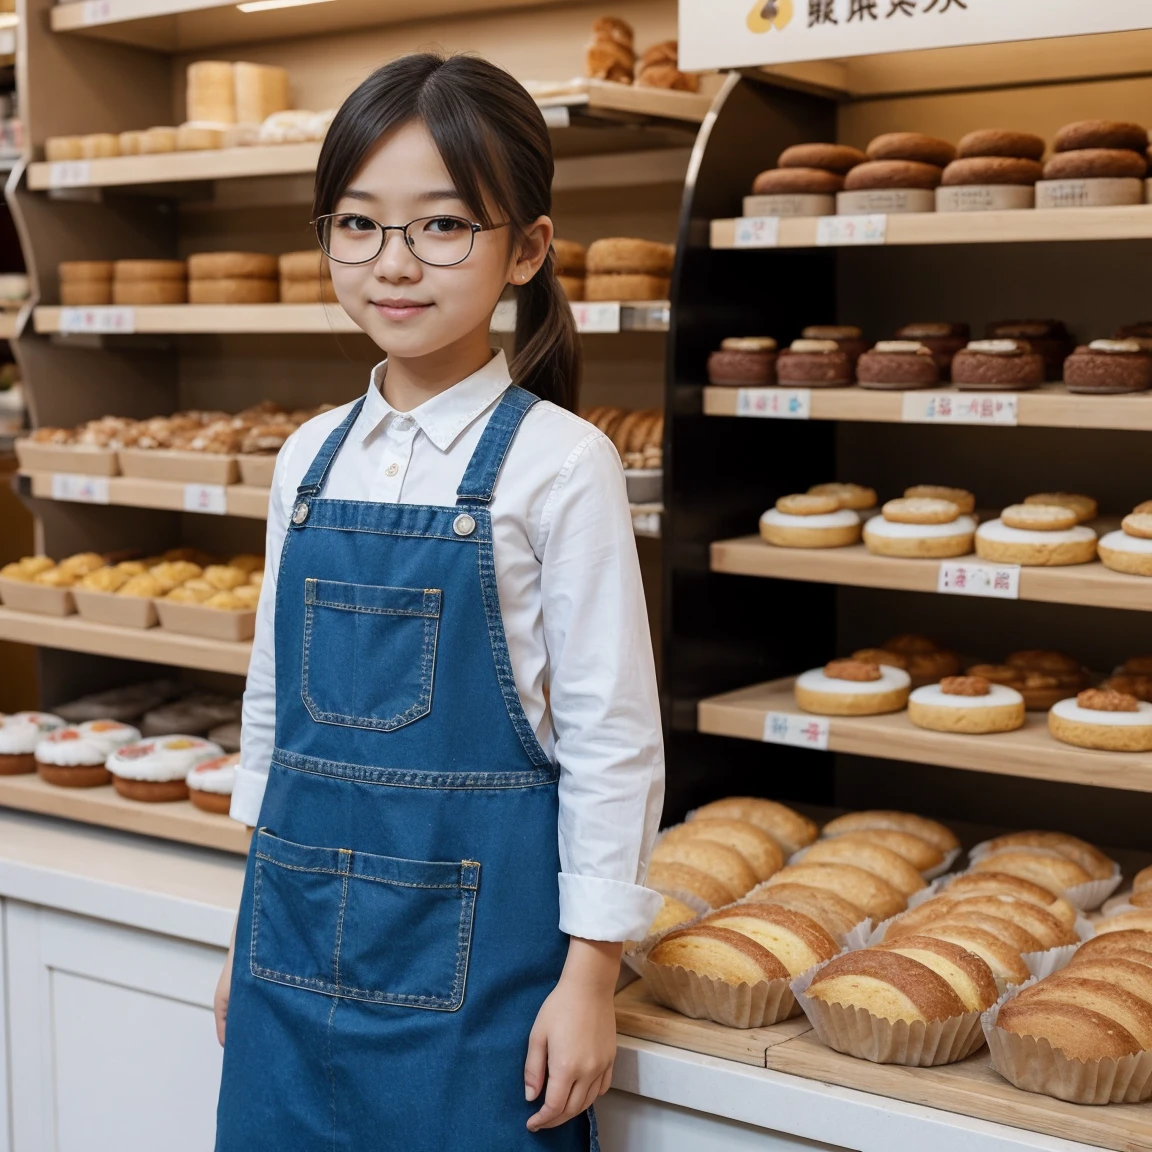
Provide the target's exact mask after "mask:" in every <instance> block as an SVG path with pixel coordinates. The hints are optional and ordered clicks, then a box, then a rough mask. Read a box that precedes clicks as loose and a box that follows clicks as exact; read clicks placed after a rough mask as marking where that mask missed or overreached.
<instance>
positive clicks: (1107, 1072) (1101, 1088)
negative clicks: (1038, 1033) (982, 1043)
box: [980, 980, 1152, 1104]
mask: <svg viewBox="0 0 1152 1152" xmlns="http://www.w3.org/2000/svg"><path fill="white" fill-rule="evenodd" d="M1033 983H1034V981H1031V980H1030V981H1028V982H1027V983H1026V984H1021V985H1020V986H1019V987H1017V988H1012V989H1010V990H1009V991H1008V992H1006V993H1005V994H1004V995H1003V996H1001V997H1000V999H999V1000H997V1001H996V1003H995V1004H994V1005H993V1006H992V1007H991V1008H989V1009H988V1011H987V1012H985V1013H984V1015H983V1016H982V1017H981V1018H980V1025H981V1028H982V1030H983V1033H984V1036H985V1037H986V1039H987V1041H988V1054H989V1056H990V1057H991V1063H992V1067H993V1068H994V1069H995V1070H996V1071H997V1072H999V1073H1000V1075H1001V1076H1003V1077H1004V1079H1005V1080H1007V1081H1008V1082H1009V1083H1010V1084H1013V1085H1015V1086H1016V1087H1017V1088H1020V1089H1022V1090H1023V1091H1025V1092H1039V1093H1041V1094H1042V1095H1044V1096H1055V1097H1056V1099H1058V1100H1067V1101H1069V1102H1070V1103H1072V1104H1138V1103H1140V1102H1141V1101H1142V1100H1148V1099H1149V1098H1152V1052H1139V1053H1137V1054H1136V1055H1134V1056H1121V1057H1120V1058H1119V1059H1114V1058H1113V1059H1107V1060H1072V1059H1070V1058H1069V1057H1067V1056H1065V1055H1064V1053H1063V1052H1061V1051H1060V1050H1059V1049H1057V1048H1053V1047H1052V1045H1051V1044H1050V1043H1049V1042H1048V1041H1047V1040H1044V1039H1040V1038H1037V1037H1035V1036H1017V1035H1016V1034H1015V1033H1014V1032H1006V1031H1005V1030H1004V1029H1003V1028H998V1027H997V1026H996V1021H997V1019H998V1018H999V1016H1000V1009H1001V1008H1002V1007H1003V1006H1004V1005H1005V1004H1007V1003H1008V1001H1009V1000H1011V999H1012V998H1013V997H1014V996H1017V995H1019V994H1020V992H1022V991H1023V990H1024V989H1025V988H1030V987H1031V986H1032V984H1033Z"/></svg>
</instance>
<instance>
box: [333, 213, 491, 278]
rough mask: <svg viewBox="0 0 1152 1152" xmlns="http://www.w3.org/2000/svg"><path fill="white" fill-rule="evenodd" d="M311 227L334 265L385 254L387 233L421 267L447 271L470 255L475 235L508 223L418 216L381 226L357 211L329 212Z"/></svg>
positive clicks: (364, 262) (368, 260) (367, 262)
mask: <svg viewBox="0 0 1152 1152" xmlns="http://www.w3.org/2000/svg"><path fill="white" fill-rule="evenodd" d="M312 224H313V226H314V227H315V229H316V239H317V240H319V241H320V247H321V248H322V249H323V250H324V254H325V255H326V256H327V257H328V259H329V260H335V261H336V263H337V264H369V263H371V262H372V261H373V260H375V259H376V258H377V257H378V256H379V255H380V253H381V252H383V251H384V241H385V238H386V237H387V235H388V233H389V232H402V233H403V234H404V241H405V243H406V244H407V245H408V250H409V251H410V252H411V253H412V255H413V256H415V257H416V259H417V260H419V261H420V262H421V263H422V264H431V265H432V266H433V267H436V268H450V267H451V266H452V265H454V264H462V263H463V262H464V261H465V260H467V259H468V257H469V256H470V255H471V254H472V246H473V245H474V244H475V243H476V233H477V232H486V231H491V230H493V229H496V228H506V227H507V226H508V224H509V221H507V220H505V221H504V222H503V223H502V224H491V225H488V226H485V225H483V224H477V223H476V222H475V221H473V220H465V219H464V218H463V217H462V216H421V217H420V218H419V219H418V220H410V221H409V222H408V223H407V224H380V223H378V222H377V221H375V220H373V219H372V217H371V216H363V215H361V214H360V213H359V212H330V213H328V215H327V216H321V217H319V218H318V219H316V220H313V221H312Z"/></svg>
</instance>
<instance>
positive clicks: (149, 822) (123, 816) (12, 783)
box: [0, 775, 252, 854]
mask: <svg viewBox="0 0 1152 1152" xmlns="http://www.w3.org/2000/svg"><path fill="white" fill-rule="evenodd" d="M0 807H4V808H18V809H20V810H21V811H23V812H39V813H41V814H43V815H47V816H62V817H64V818H66V819H69V820H79V821H81V822H82V823H84V824H100V825H102V826H103V827H105V828H116V829H118V830H120V831H122V832H139V833H141V834H143V835H146V836H159V837H160V838H161V839H163V840H177V841H179V842H180V843H182V844H196V845H199V846H200V847H201V848H217V849H220V850H222V851H224V852H237V853H240V854H245V853H247V851H248V840H249V838H250V837H251V835H252V832H251V829H249V828H246V827H245V826H244V825H243V824H241V823H239V821H236V820H233V819H231V817H229V816H224V815H217V814H215V813H213V812H204V811H202V810H201V809H199V808H197V807H196V806H195V805H194V804H193V803H192V802H191V801H190V800H177V801H173V802H170V803H163V804H147V803H143V802H141V801H139V800H128V799H125V797H123V796H121V795H120V793H119V792H117V791H116V790H115V788H113V787H112V785H111V784H105V785H103V786H102V787H99V788H59V787H56V786H55V785H52V784H45V783H44V781H43V780H41V779H40V777H39V776H35V775H28V776H0Z"/></svg>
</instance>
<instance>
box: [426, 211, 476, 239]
mask: <svg viewBox="0 0 1152 1152" xmlns="http://www.w3.org/2000/svg"><path fill="white" fill-rule="evenodd" d="M465 227H466V225H465V223H464V221H463V220H460V219H458V218H457V217H455V216H433V217H432V218H431V219H429V220H428V221H426V223H425V225H424V231H425V232H431V233H432V234H433V235H434V236H452V235H454V234H456V233H458V232H460V231H461V229H463V228H465Z"/></svg>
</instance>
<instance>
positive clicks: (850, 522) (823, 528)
mask: <svg viewBox="0 0 1152 1152" xmlns="http://www.w3.org/2000/svg"><path fill="white" fill-rule="evenodd" d="M760 536H761V537H762V539H763V540H764V541H765V543H767V544H773V545H775V546H776V547H777V548H843V547H845V546H847V545H849V544H858V543H859V542H860V517H859V516H858V515H857V514H856V513H855V512H854V511H853V510H852V509H851V508H844V507H842V506H841V503H840V498H839V497H838V496H836V495H831V494H828V495H824V494H812V493H808V494H805V495H795V496H781V497H780V499H779V500H777V501H776V506H775V507H774V508H769V509H768V511H767V512H765V513H764V515H763V516H761V517H760Z"/></svg>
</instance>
